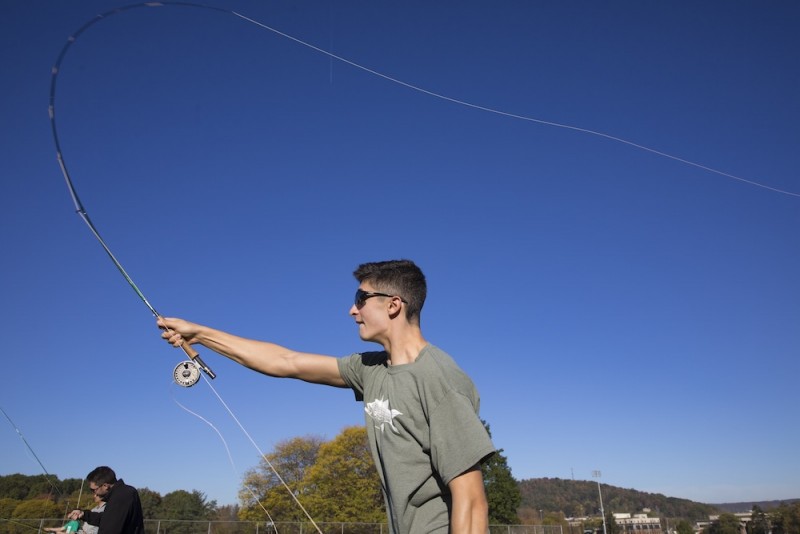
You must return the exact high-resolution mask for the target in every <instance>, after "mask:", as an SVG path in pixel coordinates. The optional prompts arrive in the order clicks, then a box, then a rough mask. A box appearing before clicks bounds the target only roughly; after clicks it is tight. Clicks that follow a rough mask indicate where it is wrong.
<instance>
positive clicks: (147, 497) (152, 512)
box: [139, 488, 161, 519]
mask: <svg viewBox="0 0 800 534" xmlns="http://www.w3.org/2000/svg"><path fill="white" fill-rule="evenodd" d="M139 501H141V503H142V514H143V515H144V518H145V519H160V518H159V517H158V514H159V510H160V508H161V494H160V493H158V492H157V491H153V490H151V489H150V488H140V489H139Z"/></svg>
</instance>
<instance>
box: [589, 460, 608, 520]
mask: <svg viewBox="0 0 800 534" xmlns="http://www.w3.org/2000/svg"><path fill="white" fill-rule="evenodd" d="M592 476H593V477H594V478H596V479H597V494H598V495H600V515H601V516H602V517H603V534H608V533H607V532H606V513H605V511H604V510H603V492H602V491H600V471H592Z"/></svg>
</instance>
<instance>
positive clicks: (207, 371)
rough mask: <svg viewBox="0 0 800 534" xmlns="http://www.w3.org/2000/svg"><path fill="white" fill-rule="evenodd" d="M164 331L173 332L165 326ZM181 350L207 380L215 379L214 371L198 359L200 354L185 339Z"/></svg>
mask: <svg viewBox="0 0 800 534" xmlns="http://www.w3.org/2000/svg"><path fill="white" fill-rule="evenodd" d="M155 316H156V318H158V319H163V317H162V316H161V315H159V314H158V313H156V314H155ZM164 330H166V331H167V332H173V330H170V329H169V328H167V327H166V326H165V327H164ZM181 349H183V352H185V353H186V355H187V356H188V357H189V359H190V360H192V361H193V362H194V363H195V364H196V365H197V366H198V367H199V368H200V369H202V370H203V372H204V373H205V374H207V375H208V377H209V378H211V379H212V380H213V379H214V378H217V375H216V374H215V373H214V371H212V370H211V368H210V367H209V366H207V365H206V362H204V361H203V359H202V358H201V357H200V353H199V352H197V351H196V350H194V349H193V348H192V346H191V345H189V344H188V343H187V342H186V340H185V339H184V340H183V343H181Z"/></svg>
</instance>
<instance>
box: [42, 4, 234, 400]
mask: <svg viewBox="0 0 800 534" xmlns="http://www.w3.org/2000/svg"><path fill="white" fill-rule="evenodd" d="M160 5H163V4H162V3H159V2H147V3H142V4H134V5H129V6H124V7H120V8H117V9H114V10H111V11H107V12H105V13H101V14H99V15H97V16H95V17H94V18H92V19H91V20H89V21H88V22H86V23H85V24H84V25H83V26H81V27H80V28H79V29H78V31H76V32H75V33H74V34H72V35H71V36H70V37H69V38H68V39H67V42H66V44H65V45H64V47H63V48H62V49H61V52H60V53H59V55H58V58H57V59H56V62H55V64H54V65H53V68H52V70H51V76H50V106H49V108H48V111H49V114H50V126H51V129H52V132H53V141H54V143H55V148H56V157H57V159H58V165H59V167H60V168H61V173H62V174H63V175H64V180H65V181H66V183H67V189H69V194H70V196H71V197H72V202H73V204H74V205H75V212H76V213H77V214H78V215H79V216H80V218H81V219H82V220H83V222H85V223H86V226H87V227H88V228H89V230H90V231H91V232H92V235H94V237H95V238H96V239H97V241H98V242H99V243H100V245H101V246H102V247H103V250H105V252H106V254H107V255H108V257H109V258H110V259H111V261H112V262H113V263H114V265H115V266H116V268H117V270H118V271H119V272H120V274H121V275H122V276H123V278H125V281H126V282H128V285H130V286H131V288H132V289H133V290H134V292H135V293H136V295H137V296H138V297H139V298H140V299H141V301H142V302H143V303H144V304H145V306H147V309H148V310H150V313H152V314H153V316H154V317H156V318H157V319H159V318H161V317H162V315H161V314H160V313H158V312H157V311H156V309H155V308H154V307H153V306H152V305H151V304H150V302H149V301H148V300H147V298H146V297H145V296H144V293H142V291H141V290H140V289H139V288H138V287H137V286H136V284H135V283H134V282H133V279H132V278H131V277H130V275H128V273H127V271H125V268H124V267H123V266H122V264H121V263H120V262H119V260H117V258H116V257H115V256H114V254H113V253H112V252H111V249H110V248H109V247H108V245H107V244H106V242H105V241H104V240H103V238H102V237H101V236H100V232H99V231H98V230H97V228H96V227H95V225H94V224H93V223H92V220H91V219H90V218H89V214H88V213H87V212H86V209H85V208H84V207H83V204H82V203H81V201H80V198H79V197H78V192H77V191H76V190H75V185H74V184H73V183H72V178H71V177H70V174H69V171H68V170H67V165H66V162H65V161H64V155H63V153H62V151H61V143H60V141H59V137H58V128H57V127H56V81H57V79H58V73H59V71H60V69H61V63H62V61H63V60H64V57H65V56H66V55H67V51H68V50H69V49H70V47H71V46H72V43H74V42H75V41H76V40H77V38H78V36H80V34H82V33H83V32H84V31H86V30H87V29H88V28H89V27H90V26H92V25H93V24H95V23H96V22H98V21H100V20H103V19H105V18H107V17H109V16H111V15H114V14H116V13H120V12H122V11H126V10H128V9H131V8H135V7H143V6H146V7H157V6H160ZM178 5H187V6H188V5H191V6H192V7H203V8H206V9H212V10H215V11H222V10H219V9H217V8H213V7H210V6H203V5H200V4H189V3H181V4H178ZM181 348H182V349H183V352H185V353H186V356H188V357H189V360H190V361H187V362H182V363H180V364H178V366H177V367H176V368H175V371H174V373H173V376H174V378H175V381H176V382H177V383H178V384H180V385H182V386H185V387H188V386H192V385H194V384H195V383H197V381H198V380H199V378H200V373H199V371H198V370H197V369H198V368H199V369H202V370H203V371H204V372H205V373H206V374H207V375H208V376H209V377H210V378H216V375H215V374H214V372H213V371H212V370H211V368H210V367H208V365H206V364H205V362H204V361H203V360H202V358H200V355H199V354H198V352H197V351H196V350H194V349H193V348H192V347H191V346H190V345H189V344H188V343H186V342H185V341H184V342H183V344H182V345H181Z"/></svg>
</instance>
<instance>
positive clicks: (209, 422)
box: [172, 395, 313, 534]
mask: <svg viewBox="0 0 800 534" xmlns="http://www.w3.org/2000/svg"><path fill="white" fill-rule="evenodd" d="M172 400H173V401H174V402H175V404H177V405H178V406H179V407H180V408H181V409H183V410H184V411H185V412H187V413H190V414H192V415H193V416H195V417H197V418H198V419H200V420H201V421H203V422H204V423H205V424H207V425H208V426H210V427H211V429H212V430H213V431H214V432H216V433H217V436H219V439H220V440H221V441H222V445H223V446H224V447H225V452H226V453H227V454H228V461H229V462H230V464H231V468H232V469H233V472H234V474H236V475H237V476H238V475H239V469H238V468H237V467H236V462H234V461H233V455H232V454H231V449H230V448H229V447H228V442H227V441H225V438H224V437H223V435H222V432H220V431H219V430H218V429H217V427H215V426H214V425H213V424H212V423H211V421H209V420H208V419H206V418H205V417H203V416H202V415H200V414H199V413H196V412H193V411H192V410H190V409H189V408H187V407H186V406H184V405H183V404H181V403H180V402H179V401H178V399H176V398H175V396H174V395H173V397H172ZM242 485H243V486H244V487H245V489H246V490H247V491H249V492H250V495H252V496H253V499H255V501H256V504H258V506H259V507H260V508H261V509H262V510H263V511H264V513H265V514H267V518H269V520H270V522H272V524H273V525H275V521H274V520H273V519H272V516H271V515H270V513H269V511H268V510H267V509H266V507H264V505H263V504H262V503H261V501H260V500H259V498H258V495H256V492H255V490H253V488H252V487H250V485H248V484H245V483H243V484H242ZM290 493H291V491H290ZM312 522H313V521H312ZM275 532H276V534H277V528H276V530H275Z"/></svg>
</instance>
